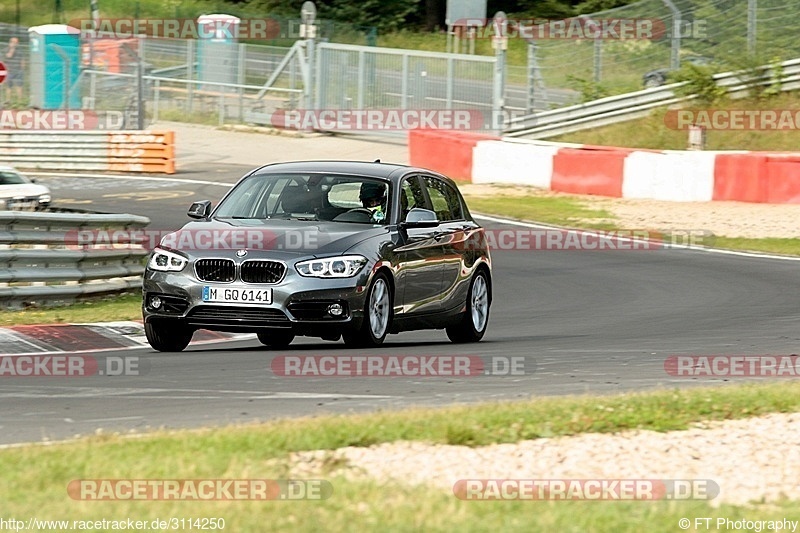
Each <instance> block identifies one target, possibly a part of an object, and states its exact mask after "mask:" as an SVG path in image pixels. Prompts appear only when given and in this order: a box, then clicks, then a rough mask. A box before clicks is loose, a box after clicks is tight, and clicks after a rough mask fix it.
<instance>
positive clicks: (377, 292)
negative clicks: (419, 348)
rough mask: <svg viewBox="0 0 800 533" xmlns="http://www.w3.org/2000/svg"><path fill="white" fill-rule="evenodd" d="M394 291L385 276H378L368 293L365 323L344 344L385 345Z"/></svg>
mask: <svg viewBox="0 0 800 533" xmlns="http://www.w3.org/2000/svg"><path fill="white" fill-rule="evenodd" d="M392 306H393V303H392V290H391V288H390V287H389V280H388V279H387V278H386V275H385V274H382V273H381V274H378V275H377V276H375V279H374V280H373V282H372V286H371V287H370V288H369V291H368V292H367V300H366V307H365V309H364V321H363V323H362V325H361V329H359V330H358V331H355V332H352V333H347V334H345V335H344V342H345V344H347V345H348V346H353V347H365V348H366V347H372V346H379V345H381V344H383V341H384V339H385V338H386V335H387V334H388V333H389V326H390V324H391V323H392Z"/></svg>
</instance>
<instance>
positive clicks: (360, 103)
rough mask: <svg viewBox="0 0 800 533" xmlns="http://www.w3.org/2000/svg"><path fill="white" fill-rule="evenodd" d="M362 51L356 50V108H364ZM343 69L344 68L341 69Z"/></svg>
mask: <svg viewBox="0 0 800 533" xmlns="http://www.w3.org/2000/svg"><path fill="white" fill-rule="evenodd" d="M364 57H365V54H364V51H363V50H361V51H359V52H358V88H357V89H356V90H357V91H358V93H357V96H356V109H364V85H365V83H364V78H365V77H364ZM342 71H344V69H342Z"/></svg>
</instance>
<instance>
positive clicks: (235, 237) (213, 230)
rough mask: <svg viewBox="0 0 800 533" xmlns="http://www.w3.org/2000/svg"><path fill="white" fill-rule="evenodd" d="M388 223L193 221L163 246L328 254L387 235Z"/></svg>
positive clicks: (222, 253)
mask: <svg viewBox="0 0 800 533" xmlns="http://www.w3.org/2000/svg"><path fill="white" fill-rule="evenodd" d="M387 232H388V230H387V229H386V227H385V226H377V225H370V224H346V223H340V222H325V221H319V222H308V221H297V220H266V221H265V220H252V219H246V220H229V219H226V220H210V221H198V222H190V223H188V224H186V225H185V226H184V227H183V228H181V229H180V230H178V231H176V232H174V233H170V234H168V235H166V236H165V237H164V238H163V239H162V240H161V245H162V247H166V248H170V249H173V250H178V251H181V252H184V253H185V254H187V255H189V256H191V257H208V256H214V257H233V256H235V255H236V252H238V251H240V250H247V257H248V258H255V257H275V258H281V257H287V258H288V257H294V258H296V257H299V256H326V255H335V254H338V253H343V252H345V251H346V250H347V249H349V248H351V247H353V246H355V245H356V244H358V243H359V242H361V241H363V240H365V239H369V238H371V237H375V236H378V235H382V234H386V233H387Z"/></svg>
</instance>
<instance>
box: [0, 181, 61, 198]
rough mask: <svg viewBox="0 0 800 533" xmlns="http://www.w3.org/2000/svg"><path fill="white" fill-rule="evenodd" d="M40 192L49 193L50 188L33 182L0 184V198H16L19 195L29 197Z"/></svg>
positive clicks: (40, 193)
mask: <svg viewBox="0 0 800 533" xmlns="http://www.w3.org/2000/svg"><path fill="white" fill-rule="evenodd" d="M42 194H50V190H49V189H48V188H47V187H45V186H44V185H37V184H35V183H19V184H15V185H0V198H3V199H7V198H17V197H20V196H25V197H31V196H39V195H42Z"/></svg>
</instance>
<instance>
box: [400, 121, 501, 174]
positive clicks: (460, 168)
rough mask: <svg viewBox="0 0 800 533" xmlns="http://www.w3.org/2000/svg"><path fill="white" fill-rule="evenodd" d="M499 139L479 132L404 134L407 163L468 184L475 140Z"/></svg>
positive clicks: (429, 131) (435, 131) (416, 132)
mask: <svg viewBox="0 0 800 533" xmlns="http://www.w3.org/2000/svg"><path fill="white" fill-rule="evenodd" d="M498 139H500V137H497V136H495V135H487V134H482V133H466V132H460V131H458V132H457V131H446V130H411V131H409V132H408V151H409V162H410V164H411V165H412V166H415V167H423V168H428V169H431V170H435V171H436V172H440V173H442V174H444V175H445V176H448V177H450V178H453V179H456V180H467V181H472V149H473V148H474V147H475V145H476V144H477V143H478V141H486V140H498Z"/></svg>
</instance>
